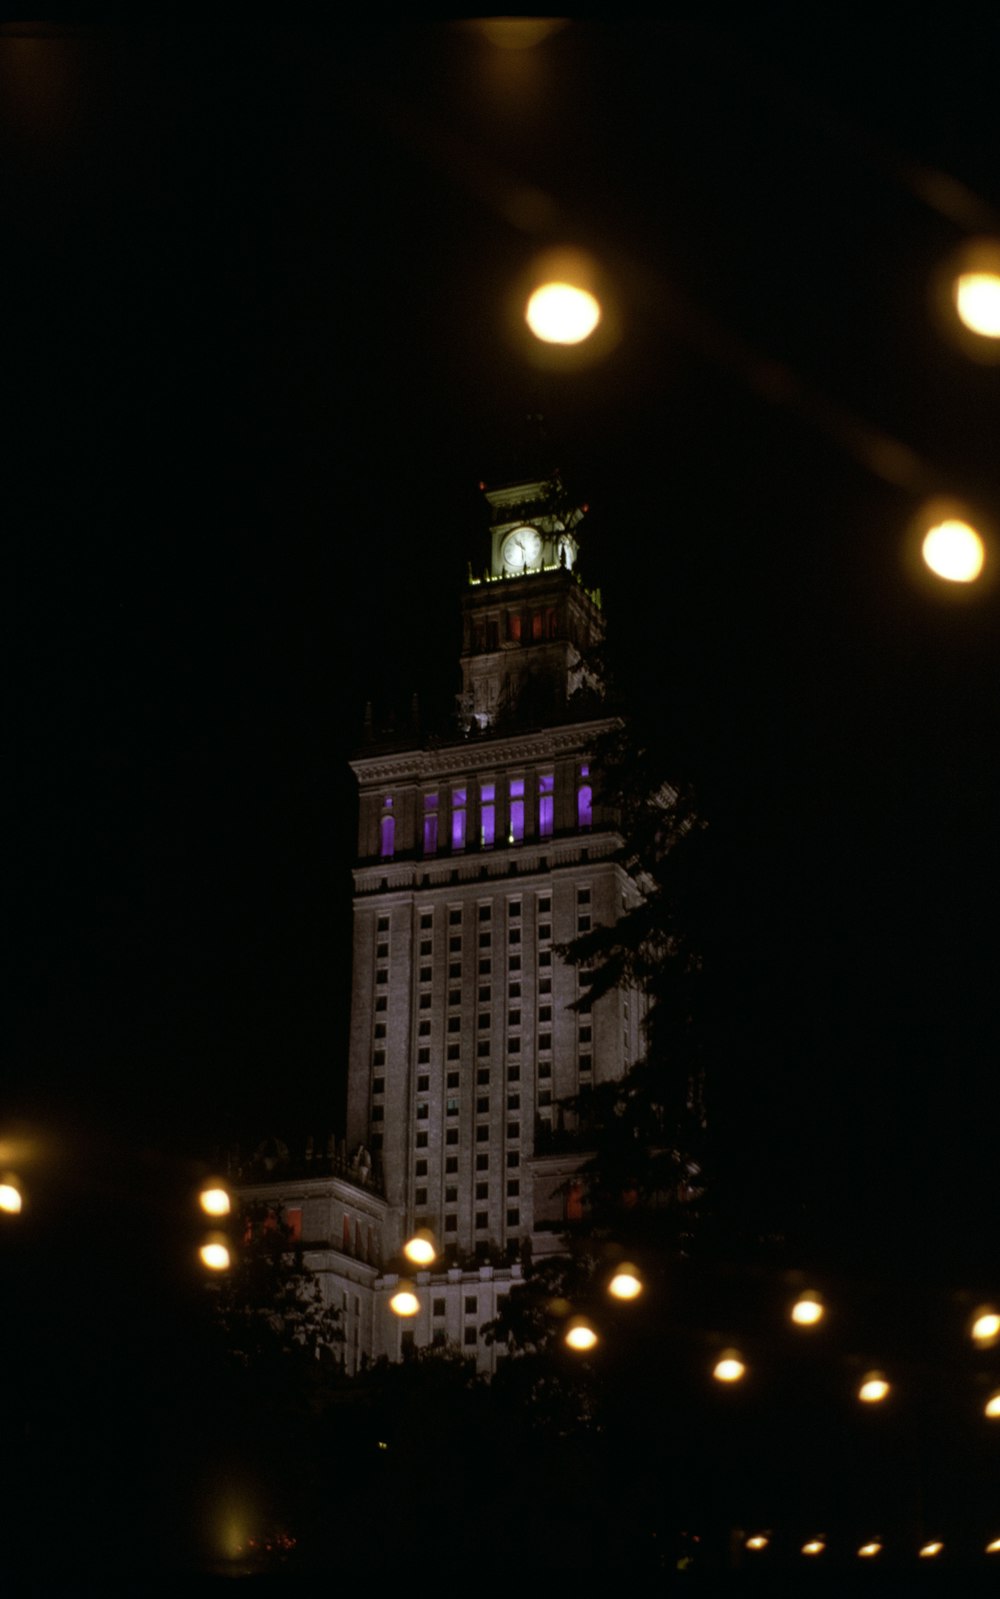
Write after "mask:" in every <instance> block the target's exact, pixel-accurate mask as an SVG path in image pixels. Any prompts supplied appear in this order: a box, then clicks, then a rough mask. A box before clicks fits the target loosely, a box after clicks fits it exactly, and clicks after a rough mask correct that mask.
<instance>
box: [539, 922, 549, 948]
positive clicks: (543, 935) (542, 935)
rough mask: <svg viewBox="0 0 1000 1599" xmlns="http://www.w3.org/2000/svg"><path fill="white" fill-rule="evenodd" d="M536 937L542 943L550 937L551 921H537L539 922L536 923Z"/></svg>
mask: <svg viewBox="0 0 1000 1599" xmlns="http://www.w3.org/2000/svg"><path fill="white" fill-rule="evenodd" d="M538 937H539V940H540V941H541V942H542V943H544V942H545V941H546V940H547V939H550V938H551V937H552V923H551V922H539V924H538Z"/></svg>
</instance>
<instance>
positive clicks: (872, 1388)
mask: <svg viewBox="0 0 1000 1599" xmlns="http://www.w3.org/2000/svg"><path fill="white" fill-rule="evenodd" d="M888 1392H889V1384H888V1383H887V1382H886V1380H885V1378H884V1377H883V1375H882V1373H881V1372H880V1371H870V1372H869V1373H868V1375H867V1377H865V1379H864V1381H863V1382H862V1384H861V1386H860V1388H859V1389H858V1398H859V1399H860V1400H861V1401H862V1402H863V1403H864V1404H866V1405H877V1404H878V1403H879V1401H880V1400H882V1399H885V1398H886V1396H887V1395H888Z"/></svg>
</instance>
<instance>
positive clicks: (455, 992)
mask: <svg viewBox="0 0 1000 1599" xmlns="http://www.w3.org/2000/svg"><path fill="white" fill-rule="evenodd" d="M461 1003H462V990H461V989H460V988H449V990H448V1004H449V1005H461Z"/></svg>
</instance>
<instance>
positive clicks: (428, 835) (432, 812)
mask: <svg viewBox="0 0 1000 1599" xmlns="http://www.w3.org/2000/svg"><path fill="white" fill-rule="evenodd" d="M437 808H438V797H437V795H436V794H425V795H424V854H425V855H436V854H437V847H438V819H437Z"/></svg>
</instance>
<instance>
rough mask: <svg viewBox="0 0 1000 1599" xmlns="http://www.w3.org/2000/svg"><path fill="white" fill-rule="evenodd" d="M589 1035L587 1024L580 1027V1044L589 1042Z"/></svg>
mask: <svg viewBox="0 0 1000 1599" xmlns="http://www.w3.org/2000/svg"><path fill="white" fill-rule="evenodd" d="M591 1036H592V1035H591V1031H590V1027H589V1025H588V1026H586V1027H581V1028H580V1043H581V1044H589V1043H590V1040H591Z"/></svg>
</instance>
